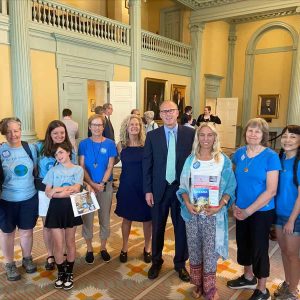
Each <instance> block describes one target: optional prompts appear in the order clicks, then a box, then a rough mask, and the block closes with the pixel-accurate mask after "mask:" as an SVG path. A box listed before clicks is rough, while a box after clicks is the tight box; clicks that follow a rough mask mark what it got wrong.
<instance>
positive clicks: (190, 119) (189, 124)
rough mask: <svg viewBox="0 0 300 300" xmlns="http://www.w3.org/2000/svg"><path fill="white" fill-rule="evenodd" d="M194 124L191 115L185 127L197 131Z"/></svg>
mask: <svg viewBox="0 0 300 300" xmlns="http://www.w3.org/2000/svg"><path fill="white" fill-rule="evenodd" d="M192 124H193V117H192V116H191V115H189V116H187V123H185V124H184V126H187V127H190V128H193V129H195V127H194V126H193V125H192Z"/></svg>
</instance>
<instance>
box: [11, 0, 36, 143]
mask: <svg viewBox="0 0 300 300" xmlns="http://www.w3.org/2000/svg"><path fill="white" fill-rule="evenodd" d="M29 12H30V1H29V0H10V1H9V19H10V51H11V69H12V89H13V110H14V115H15V116H16V117H18V118H19V119H20V120H21V122H22V138H23V140H27V141H33V140H36V138H37V137H36V132H35V127H34V108H33V99H32V78H31V62H30V47H29V29H28V22H29Z"/></svg>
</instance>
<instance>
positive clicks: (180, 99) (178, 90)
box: [170, 84, 186, 118]
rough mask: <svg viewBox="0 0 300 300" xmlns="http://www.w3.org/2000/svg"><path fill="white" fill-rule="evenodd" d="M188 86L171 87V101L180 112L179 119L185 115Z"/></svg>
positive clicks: (177, 85)
mask: <svg viewBox="0 0 300 300" xmlns="http://www.w3.org/2000/svg"><path fill="white" fill-rule="evenodd" d="M185 94H186V86H185V85H179V84H172V85H171V96H170V99H171V100H172V101H173V102H175V103H176V104H177V106H178V110H179V118H180V117H181V116H182V114H183V113H184V108H185V97H186V95H185Z"/></svg>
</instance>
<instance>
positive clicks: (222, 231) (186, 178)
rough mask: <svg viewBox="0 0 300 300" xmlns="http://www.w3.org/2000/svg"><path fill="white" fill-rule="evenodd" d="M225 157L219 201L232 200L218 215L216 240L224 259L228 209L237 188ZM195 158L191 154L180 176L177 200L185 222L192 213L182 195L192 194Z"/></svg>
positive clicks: (226, 244) (217, 249)
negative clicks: (192, 174) (192, 170)
mask: <svg viewBox="0 0 300 300" xmlns="http://www.w3.org/2000/svg"><path fill="white" fill-rule="evenodd" d="M221 155H223V156H224V166H223V170H222V173H221V180H220V193H219V200H221V198H222V196H223V195H224V194H227V195H229V196H230V200H229V201H228V204H227V205H226V206H223V208H222V209H221V210H220V211H219V212H218V213H217V214H216V240H215V250H216V252H217V253H218V254H219V255H220V256H222V258H223V259H227V257H228V215H227V209H228V208H229V207H230V206H231V204H232V202H233V201H234V200H235V188H236V180H235V176H234V173H233V170H232V164H231V161H230V159H229V158H228V157H227V156H226V155H225V154H224V153H222V154H221ZM194 158H195V155H194V154H191V155H190V156H189V157H188V158H187V159H186V161H185V163H184V166H183V169H182V173H181V176H180V187H179V190H178V191H177V198H178V200H179V201H180V203H181V216H182V218H183V219H184V221H185V222H188V221H190V220H191V219H192V216H191V214H190V212H189V211H188V209H187V207H186V205H185V202H184V200H183V198H182V194H184V193H186V194H188V195H189V194H190V190H191V187H190V176H191V165H192V163H193V160H194Z"/></svg>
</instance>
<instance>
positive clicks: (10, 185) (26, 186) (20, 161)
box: [0, 143, 37, 202]
mask: <svg viewBox="0 0 300 300" xmlns="http://www.w3.org/2000/svg"><path fill="white" fill-rule="evenodd" d="M29 147H30V150H31V153H32V158H33V161H32V160H31V158H30V157H29V156H28V154H27V153H26V151H25V149H24V148H23V147H22V146H20V147H17V148H12V147H10V146H9V145H8V144H7V143H4V144H2V146H0V159H1V161H2V167H3V172H4V182H3V185H2V193H1V199H3V200H6V201H11V202H20V201H24V200H28V199H30V198H32V197H33V196H34V195H35V193H36V189H35V187H34V177H33V168H34V166H36V164H37V153H36V149H35V147H34V146H33V145H31V144H29Z"/></svg>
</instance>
